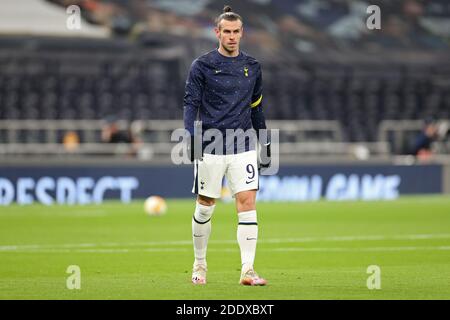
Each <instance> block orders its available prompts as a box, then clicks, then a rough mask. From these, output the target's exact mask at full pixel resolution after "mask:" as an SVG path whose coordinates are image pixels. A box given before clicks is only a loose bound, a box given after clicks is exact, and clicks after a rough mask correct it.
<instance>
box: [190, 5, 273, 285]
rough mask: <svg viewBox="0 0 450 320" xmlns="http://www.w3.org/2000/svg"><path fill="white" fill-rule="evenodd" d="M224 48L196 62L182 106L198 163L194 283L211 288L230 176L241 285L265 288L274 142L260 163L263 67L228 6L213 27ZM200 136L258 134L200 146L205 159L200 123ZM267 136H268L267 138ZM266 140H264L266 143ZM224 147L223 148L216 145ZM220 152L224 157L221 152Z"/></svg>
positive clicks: (263, 150) (263, 152) (193, 157)
mask: <svg viewBox="0 0 450 320" xmlns="http://www.w3.org/2000/svg"><path fill="white" fill-rule="evenodd" d="M214 31H215V34H216V36H217V39H218V40H219V46H218V48H217V49H215V50H213V51H210V52H208V53H206V54H204V55H202V56H200V57H199V58H197V59H196V60H195V61H194V62H193V63H192V65H191V69H190V71H189V75H188V79H187V81H186V90H185V96H184V101H183V106H184V125H185V129H186V130H187V131H188V132H189V134H190V137H191V139H190V141H191V144H190V145H191V148H190V153H189V155H190V158H191V159H190V160H191V161H192V162H193V163H194V176H195V177H194V185H193V190H192V192H193V193H195V194H197V201H196V207H195V212H194V216H193V219H192V237H193V243H194V256H195V260H194V265H193V272H192V282H193V283H194V284H205V283H206V272H207V263H206V249H207V245H208V239H209V235H210V233H211V216H212V214H213V212H214V208H215V201H216V200H215V199H218V198H220V196H221V188H222V179H223V177H224V176H225V177H226V179H227V182H228V185H229V188H230V190H231V193H232V195H233V197H234V198H235V199H236V209H237V215H238V227H237V241H238V243H239V248H240V252H241V263H242V266H241V268H242V269H241V276H240V280H239V283H240V284H242V285H252V286H263V285H266V283H267V282H266V280H265V279H263V278H262V277H260V276H259V275H258V274H257V273H256V272H255V270H254V267H253V264H254V260H255V252H256V243H257V239H258V222H257V214H256V204H255V202H256V192H257V190H258V185H259V172H258V166H259V167H268V166H269V165H270V141H269V140H268V139H267V140H266V141H264V142H263V141H259V143H260V145H261V160H260V161H258V156H257V148H256V144H257V143H256V141H255V139H257V138H258V137H259V138H261V136H262V135H259V134H258V133H259V132H260V131H261V132H263V130H265V129H266V123H265V122H266V121H265V117H264V114H263V110H262V99H263V96H262V75H261V66H260V64H259V62H258V61H257V60H256V59H254V58H253V57H251V56H249V55H248V54H246V53H244V52H242V51H241V50H240V49H239V45H240V41H241V38H242V36H243V31H244V29H243V19H242V17H241V16H240V15H238V14H237V13H235V12H233V11H232V9H231V8H230V7H229V6H225V8H224V10H223V13H222V14H221V15H220V16H219V17H218V18H217V19H216V25H215V28H214ZM197 119H199V120H200V123H201V132H203V133H204V132H206V131H207V130H209V129H215V130H216V131H217V130H218V131H220V132H221V133H222V134H223V135H224V137H225V136H226V134H227V129H233V130H239V129H240V130H241V132H247V131H249V130H252V128H253V129H254V130H255V131H256V135H253V139H252V136H251V135H250V136H249V138H248V139H237V141H236V139H231V140H230V139H225V138H224V139H223V140H222V141H215V142H216V148H215V149H214V150H215V151H214V152H211V151H208V150H207V148H205V141H203V142H202V143H201V144H200V145H201V149H202V150H201V155H200V156H198V157H197V156H196V152H195V150H194V149H195V147H194V146H195V143H194V141H195V139H194V137H195V135H196V132H197V129H194V127H195V124H196V123H197V122H196V120H197ZM265 136H267V135H265ZM261 140H262V139H261ZM217 143H219V144H220V145H219V147H218V146H217ZM217 150H219V151H220V152H217Z"/></svg>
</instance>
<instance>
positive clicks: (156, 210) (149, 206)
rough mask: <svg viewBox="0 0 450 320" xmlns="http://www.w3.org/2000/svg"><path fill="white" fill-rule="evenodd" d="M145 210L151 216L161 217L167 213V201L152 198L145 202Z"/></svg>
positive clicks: (158, 197)
mask: <svg viewBox="0 0 450 320" xmlns="http://www.w3.org/2000/svg"><path fill="white" fill-rule="evenodd" d="M144 210H145V212H146V213H147V214H148V215H150V216H160V215H163V214H165V213H166V211H167V204H166V201H165V200H164V199H163V198H162V197H160V196H151V197H148V198H147V199H146V200H145V203H144Z"/></svg>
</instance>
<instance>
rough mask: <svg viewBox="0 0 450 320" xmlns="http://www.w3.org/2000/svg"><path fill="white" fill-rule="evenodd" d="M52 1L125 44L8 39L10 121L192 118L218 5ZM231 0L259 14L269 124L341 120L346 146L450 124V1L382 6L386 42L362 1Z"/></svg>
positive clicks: (2, 77)
mask: <svg viewBox="0 0 450 320" xmlns="http://www.w3.org/2000/svg"><path fill="white" fill-rule="evenodd" d="M42 2H43V3H46V5H49V6H51V7H52V8H59V10H61V12H64V11H63V9H64V7H66V6H67V5H69V4H79V5H80V6H81V7H82V8H83V12H84V14H83V17H84V18H85V19H86V20H87V21H89V22H90V24H96V25H104V26H108V27H109V28H111V30H112V31H113V32H112V33H113V34H115V35H116V37H112V38H104V39H98V38H80V37H78V36H75V37H73V36H63V37H47V36H38V37H37V36H27V35H13V36H12V35H10V34H9V32H6V33H7V34H4V33H5V32H2V33H3V35H2V36H0V48H1V49H0V70H1V72H0V119H4V120H13V119H16V120H20V119H22V120H30V119H41V120H42V119H47V120H49V119H50V120H51V119H79V120H83V119H93V120H101V119H104V118H106V117H108V116H110V115H114V116H116V117H118V118H120V119H124V120H128V121H133V120H158V119H161V120H162V119H166V120H169V119H181V118H182V110H181V102H182V97H183V93H184V80H185V77H186V72H187V70H188V67H189V64H190V62H191V61H192V60H193V59H194V58H195V57H196V56H197V55H199V54H201V53H202V52H204V51H206V50H210V49H211V48H213V47H214V43H215V42H214V39H213V38H212V37H211V35H212V33H211V32H210V28H211V21H212V19H213V17H214V16H215V15H216V13H217V12H219V11H220V8H219V7H220V6H219V4H218V3H216V2H212V1H182V4H180V3H179V2H178V1H156V0H154V1H117V0H115V1H112V0H111V1H93V0H86V1H68V0H52V1H47V2H45V1H42ZM228 2H229V3H230V4H231V5H233V7H234V8H235V9H236V11H238V12H241V13H242V15H243V16H244V17H248V18H247V20H246V32H247V37H248V40H246V42H245V48H244V49H245V50H246V51H249V52H250V53H254V52H255V53H257V54H254V55H255V56H257V57H258V58H260V60H262V62H263V63H264V80H265V106H266V116H267V118H268V119H273V120H293V119H297V120H337V121H338V122H339V123H340V124H341V127H342V128H343V137H342V138H343V141H346V142H375V141H377V139H378V138H379V136H380V135H379V129H380V124H381V123H382V122H383V121H384V120H423V119H426V118H429V117H434V118H436V119H443V120H448V119H450V62H449V60H448V54H449V51H450V49H449V37H450V31H449V29H447V31H445V30H442V29H440V28H439V26H448V25H449V23H450V8H449V5H448V4H447V2H446V1H423V2H422V1H414V0H404V1H398V2H396V4H395V5H393V4H391V3H389V2H388V1H381V0H378V1H373V2H374V3H378V4H379V5H380V6H383V10H385V11H383V16H382V17H383V24H384V25H383V28H385V30H386V32H384V33H380V32H377V31H374V32H368V30H367V29H365V28H364V27H361V24H364V23H365V17H366V13H365V12H362V11H361V7H364V4H365V3H364V2H362V1H340V0H333V1H307V0H302V1H291V0H283V1H250V0H247V1H228ZM54 4H58V5H60V6H61V7H55V5H54ZM331 7H333V10H330V8H331ZM365 7H367V6H365ZM365 7H364V8H365ZM186 8H189V9H186ZM125 20H126V21H127V22H126V23H125V22H124V21H125ZM120 21H122V22H123V23H120ZM90 24H89V25H90ZM125 25H129V27H125ZM205 30H208V32H205ZM351 30H354V32H351ZM0 31H1V30H0ZM127 32H128V33H127ZM400 39H401V41H400ZM397 40H398V41H397ZM0 139H2V140H3V141H5V138H4V135H3V138H2V137H0ZM33 139H34V140H36V139H37V140H39V138H38V137H37V138H36V137H34V138H33ZM406 149H407V147H406V146H405V147H403V148H400V149H399V150H397V151H398V152H406Z"/></svg>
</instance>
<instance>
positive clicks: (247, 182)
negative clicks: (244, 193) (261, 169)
mask: <svg viewBox="0 0 450 320" xmlns="http://www.w3.org/2000/svg"><path fill="white" fill-rule="evenodd" d="M253 181H255V180H252V181H245V183H246V184H249V183H252V182H253Z"/></svg>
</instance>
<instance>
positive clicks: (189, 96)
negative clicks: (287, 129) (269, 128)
mask: <svg viewBox="0 0 450 320" xmlns="http://www.w3.org/2000/svg"><path fill="white" fill-rule="evenodd" d="M261 101H262V74H261V66H260V64H259V62H258V61H257V60H256V59H254V58H253V57H251V56H249V55H247V54H246V53H244V52H242V51H241V52H240V53H239V55H238V56H237V57H226V56H223V55H222V54H220V53H219V51H218V50H217V49H215V50H213V51H211V52H208V53H206V54H204V55H202V56H201V57H199V58H197V59H196V60H194V62H193V63H192V65H191V69H190V72H189V76H188V79H187V81H186V90H185V96H184V125H185V129H187V130H188V131H189V132H190V134H191V135H192V134H193V133H194V121H195V120H196V118H197V112H198V113H199V120H200V121H202V130H203V132H205V131H206V130H208V129H212V128H214V129H218V130H220V131H221V132H222V134H223V137H224V140H225V132H226V129H234V130H236V129H242V130H244V131H245V130H248V129H251V128H252V120H254V119H252V118H255V117H253V116H252V111H257V110H258V111H260V110H262V109H261V106H262V104H261ZM261 112H262V111H261ZM253 113H255V112H253ZM258 119H259V122H263V123H260V124H257V125H256V126H258V128H265V120H264V118H262V120H261V118H260V117H259V118H258ZM253 123H254V125H253V127H255V121H253ZM258 128H255V129H258ZM225 144H226V142H225V141H224V152H230V151H229V149H230V147H232V146H230V145H227V146H226V145H225ZM204 145H205V144H204ZM253 145H254V143H253V142H252V141H247V140H246V145H245V150H244V151H248V150H253V149H254V146H253ZM225 149H226V151H225ZM232 149H234V152H236V150H237V146H236V142H235V143H234V148H232ZM232 152H233V151H232Z"/></svg>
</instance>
